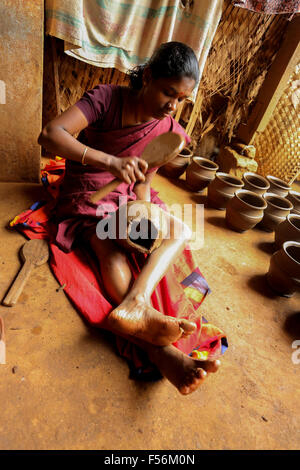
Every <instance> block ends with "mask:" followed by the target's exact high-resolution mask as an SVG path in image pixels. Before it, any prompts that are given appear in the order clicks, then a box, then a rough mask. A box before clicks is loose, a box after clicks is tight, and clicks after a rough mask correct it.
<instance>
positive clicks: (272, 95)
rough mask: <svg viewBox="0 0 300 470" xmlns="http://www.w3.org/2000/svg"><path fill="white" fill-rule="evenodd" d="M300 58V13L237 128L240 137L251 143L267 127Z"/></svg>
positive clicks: (246, 142) (287, 31)
mask: <svg viewBox="0 0 300 470" xmlns="http://www.w3.org/2000/svg"><path fill="white" fill-rule="evenodd" d="M299 60H300V16H296V17H295V18H294V19H293V20H292V21H291V22H290V24H289V25H288V27H287V30H286V33H285V37H284V40H283V42H282V45H281V47H280V49H279V51H278V53H277V55H276V57H275V59H274V62H273V64H272V65H271V67H270V70H269V71H268V73H267V75H266V78H265V81H264V83H263V85H262V87H261V89H260V91H259V94H258V96H257V101H256V104H255V106H254V108H253V110H252V113H251V114H250V116H249V119H248V122H247V123H246V124H240V126H239V128H238V131H237V137H238V139H239V140H241V141H242V142H244V143H245V144H251V143H252V142H253V141H254V138H255V134H256V133H257V132H263V131H264V130H265V128H266V126H267V124H268V122H269V120H270V118H271V116H272V113H273V111H274V109H275V107H276V105H277V103H278V101H279V99H280V97H281V95H282V93H283V91H284V89H285V88H286V86H287V82H288V80H289V77H290V75H291V74H292V72H293V71H294V69H295V66H296V64H297V63H298V62H299Z"/></svg>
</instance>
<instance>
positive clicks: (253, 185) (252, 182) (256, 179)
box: [243, 171, 270, 196]
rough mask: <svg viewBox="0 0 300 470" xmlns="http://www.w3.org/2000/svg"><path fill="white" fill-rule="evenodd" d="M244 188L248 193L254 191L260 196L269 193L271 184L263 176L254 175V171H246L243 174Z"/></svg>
mask: <svg viewBox="0 0 300 470" xmlns="http://www.w3.org/2000/svg"><path fill="white" fill-rule="evenodd" d="M243 181H244V188H243V189H248V191H253V192H254V193H256V194H259V195H260V196H261V195H262V194H264V193H265V192H266V191H268V189H269V187H270V183H269V182H268V181H267V180H266V178H264V177H263V176H261V175H258V174H257V173H253V172H252V171H246V173H244V174H243Z"/></svg>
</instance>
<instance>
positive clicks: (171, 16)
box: [46, 0, 223, 73]
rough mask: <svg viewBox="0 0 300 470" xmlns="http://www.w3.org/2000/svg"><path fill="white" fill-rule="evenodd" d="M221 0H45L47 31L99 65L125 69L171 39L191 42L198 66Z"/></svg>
mask: <svg viewBox="0 0 300 470" xmlns="http://www.w3.org/2000/svg"><path fill="white" fill-rule="evenodd" d="M222 5H223V0H201V1H194V0H184V1H183V0H161V1H157V0H139V1H137V0H127V1H126V2H125V1H122V2H119V1H117V0H46V33H47V34H50V35H51V36H55V37H57V38H60V39H62V40H64V41H65V52H66V53H67V54H68V55H71V56H73V57H75V58H76V59H80V60H83V61H84V62H87V63H89V64H92V65H96V66H98V67H111V68H117V69H118V70H120V71H121V72H125V73H126V72H127V71H128V70H129V69H131V68H133V67H135V66H136V65H140V64H144V63H145V62H147V60H148V59H149V58H150V57H151V55H152V54H153V52H154V51H155V49H156V48H157V47H158V46H159V45H160V44H162V43H164V42H168V41H180V42H183V43H185V44H187V45H189V46H190V47H191V48H192V49H193V50H194V51H195V54H196V56H197V58H198V59H199V65H200V72H201V73H202V71H203V67H204V64H205V61H206V58H207V55H208V51H209V48H210V45H211V42H212V39H213V37H214V34H215V31H216V29H217V26H218V23H219V21H220V18H221V14H222Z"/></svg>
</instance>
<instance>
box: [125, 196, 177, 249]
mask: <svg viewBox="0 0 300 470" xmlns="http://www.w3.org/2000/svg"><path fill="white" fill-rule="evenodd" d="M116 233H117V234H118V237H117V238H116V242H117V243H119V244H120V245H121V246H123V247H125V248H126V249H127V250H129V251H133V252H140V253H146V254H150V253H152V251H154V250H155V249H156V248H158V247H159V246H160V244H161V242H162V241H163V240H164V239H165V237H166V236H167V233H168V224H167V221H166V217H165V215H164V211H163V210H162V209H161V208H160V207H159V206H158V205H157V204H152V203H151V202H148V201H130V202H128V203H127V204H124V205H122V206H120V207H119V209H118V210H117V211H116Z"/></svg>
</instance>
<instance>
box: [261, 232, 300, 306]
mask: <svg viewBox="0 0 300 470" xmlns="http://www.w3.org/2000/svg"><path fill="white" fill-rule="evenodd" d="M267 281H268V284H269V286H270V287H271V289H273V290H274V291H275V292H277V293H278V294H279V295H282V296H284V297H292V295H293V294H294V293H295V292H296V291H300V243H297V242H294V241H288V242H285V243H284V244H283V246H282V248H281V249H280V250H278V251H276V252H275V253H274V254H273V256H272V257H271V260H270V267H269V271H268V273H267Z"/></svg>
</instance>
